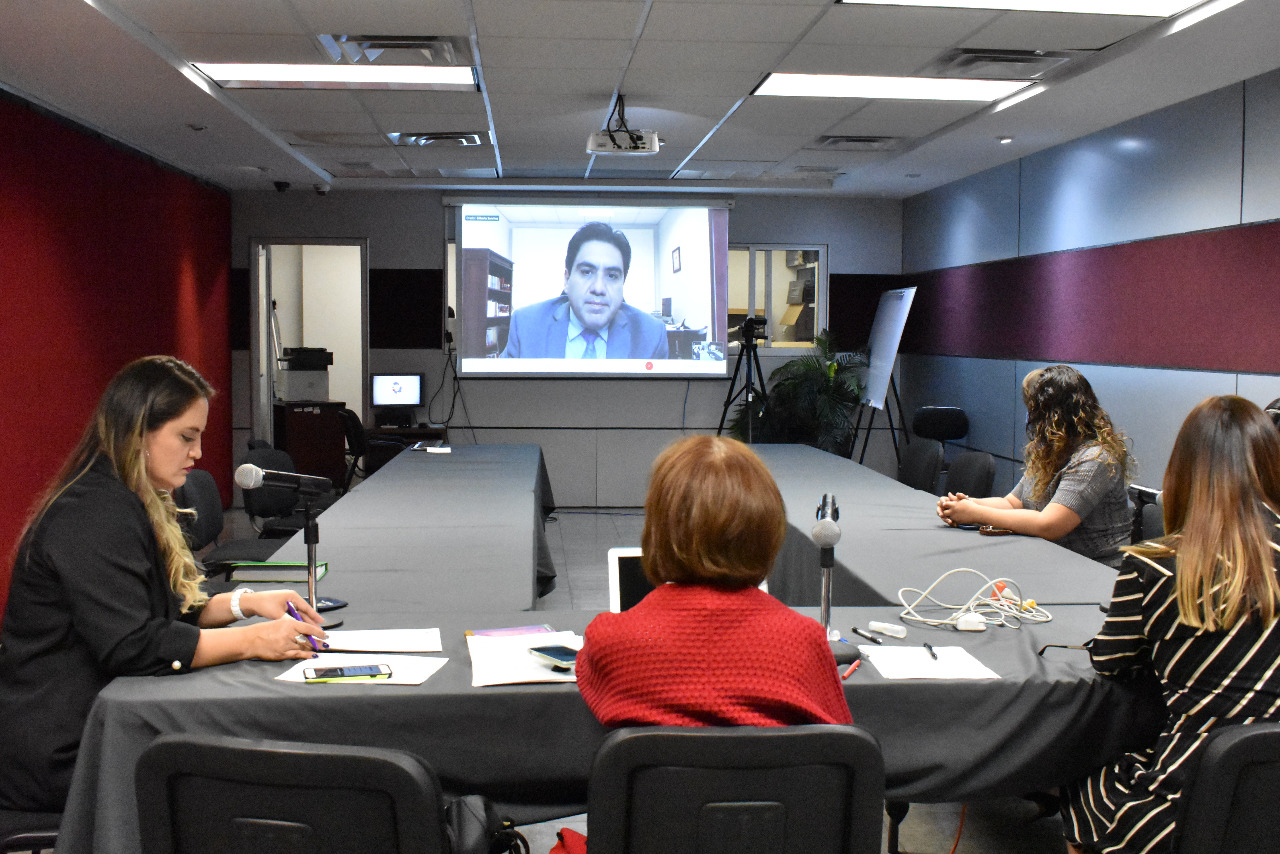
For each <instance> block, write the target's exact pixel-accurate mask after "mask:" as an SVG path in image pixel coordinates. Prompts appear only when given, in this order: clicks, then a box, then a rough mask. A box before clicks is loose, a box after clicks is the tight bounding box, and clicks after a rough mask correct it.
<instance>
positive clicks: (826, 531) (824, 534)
mask: <svg viewBox="0 0 1280 854" xmlns="http://www.w3.org/2000/svg"><path fill="white" fill-rule="evenodd" d="M839 519H840V508H839V507H838V506H837V505H836V497H835V496H834V495H832V494H830V493H826V494H824V495H823V496H822V503H821V504H819V505H818V521H817V524H815V525H814V526H813V531H811V532H810V533H811V535H812V536H813V541H814V542H815V543H817V544H818V546H819V547H820V548H824V549H829V548H832V547H833V546H835V544H836V543H838V542H840V526H839V525H837V524H836V522H837V521H838V520H839Z"/></svg>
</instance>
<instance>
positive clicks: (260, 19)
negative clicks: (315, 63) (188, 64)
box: [115, 0, 307, 35]
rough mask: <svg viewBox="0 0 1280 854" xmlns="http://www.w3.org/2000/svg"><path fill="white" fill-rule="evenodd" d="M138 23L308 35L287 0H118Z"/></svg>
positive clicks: (151, 27)
mask: <svg viewBox="0 0 1280 854" xmlns="http://www.w3.org/2000/svg"><path fill="white" fill-rule="evenodd" d="M115 5H116V6H117V7H118V8H119V9H120V11H122V12H124V14H125V15H126V16H128V17H129V19H130V20H132V21H133V22H134V23H136V24H139V25H140V26H142V27H143V28H144V29H146V30H148V31H149V32H153V33H162V32H186V33H278V34H294V35H306V34H307V30H306V27H305V26H303V24H302V22H300V21H299V20H298V19H297V17H296V16H295V15H294V14H292V12H291V11H290V9H289V3H288V2H287V0H209V2H198V3H189V2H183V3H174V2H172V0H115Z"/></svg>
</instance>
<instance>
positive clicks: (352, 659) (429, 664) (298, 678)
mask: <svg viewBox="0 0 1280 854" xmlns="http://www.w3.org/2000/svg"><path fill="white" fill-rule="evenodd" d="M448 661H449V659H447V658H428V657H427V656H425V655H382V654H380V653H374V652H362V653H356V654H351V653H345V652H322V653H320V654H319V655H317V656H316V657H315V658H308V659H306V660H304V661H299V662H298V663H297V664H295V665H293V667H290V668H289V669H288V670H286V671H285V672H284V673H281V674H280V675H279V676H277V677H276V678H277V679H279V680H280V681H281V682H306V681H307V680H306V679H305V678H304V677H303V675H302V671H304V670H308V669H311V668H315V669H319V668H321V667H354V666H355V665H358V664H389V665H391V677H390V678H389V679H362V680H360V681H359V682H324V683H321V684H324V685H421V684H422V683H423V682H426V681H427V680H428V679H430V678H431V675H432V674H433V673H435V672H436V671H437V670H439V669H440V668H441V667H444V666H445V664H446V663H447V662H448Z"/></svg>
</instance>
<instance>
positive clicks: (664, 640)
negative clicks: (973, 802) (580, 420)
mask: <svg viewBox="0 0 1280 854" xmlns="http://www.w3.org/2000/svg"><path fill="white" fill-rule="evenodd" d="M644 509H645V521H644V533H643V535H642V538H641V545H642V547H643V554H644V557H643V561H644V572H645V575H646V576H647V577H648V579H649V581H650V582H652V583H653V584H654V586H655V588H656V589H655V590H654V591H653V592H652V593H650V594H649V595H648V596H646V597H645V598H644V600H643V601H641V602H640V603H639V604H637V605H636V606H635V607H633V608H631V609H630V610H628V611H625V612H623V613H621V614H601V615H600V616H598V617H596V618H595V619H594V620H592V621H591V625H589V626H587V631H586V637H585V643H584V645H583V648H582V652H581V653H579V655H578V663H577V672H578V688H579V690H581V692H582V697H583V699H585V700H586V702H587V705H588V706H589V707H590V708H591V711H592V712H593V713H594V714H595V716H596V717H597V718H598V719H599V720H600V722H601V723H603V724H604V725H605V726H631V725H647V724H648V725H658V724H666V725H678V726H725V725H753V726H786V725H791V724H809V723H852V722H853V719H852V717H851V716H850V714H849V706H848V704H847V703H846V702H845V698H844V691H843V689H842V688H841V685H840V679H839V676H838V674H837V672H836V663H835V658H834V656H832V654H831V648H830V647H829V646H828V644H827V637H826V633H825V632H824V631H823V629H822V626H820V625H819V624H818V622H817V621H816V620H814V619H812V618H810V617H806V616H803V615H801V614H798V613H796V612H795V611H792V610H791V609H790V608H788V607H787V606H786V605H783V604H782V603H781V602H779V601H778V600H777V599H774V598H773V597H772V596H770V595H769V594H768V593H765V592H764V591H762V590H760V589H759V588H758V585H759V584H760V582H761V581H763V580H764V578H765V576H766V575H768V573H769V570H770V569H772V568H773V561H774V558H775V557H776V556H777V554H778V550H779V549H780V548H781V547H782V540H783V538H784V537H785V536H786V530H787V522H786V515H785V511H784V509H783V506H782V496H781V495H780V494H779V492H778V486H777V484H775V483H774V482H773V477H772V476H771V475H770V474H769V470H768V469H767V468H765V465H764V463H762V462H761V461H760V458H759V457H757V456H756V455H755V454H754V453H752V451H751V449H750V448H748V447H747V446H746V445H744V444H742V443H741V442H738V441H736V440H733V439H726V438H720V437H716V436H691V437H689V438H686V439H682V440H681V441H679V442H676V443H675V444H674V445H672V446H671V447H669V448H667V449H666V450H665V451H663V452H662V454H660V455H659V456H658V459H657V461H655V462H654V464H653V473H652V476H651V480H650V483H649V494H648V496H647V497H646V499H645V508H644Z"/></svg>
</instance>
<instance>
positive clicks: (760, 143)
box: [696, 124, 812, 160]
mask: <svg viewBox="0 0 1280 854" xmlns="http://www.w3.org/2000/svg"><path fill="white" fill-rule="evenodd" d="M811 141H812V137H811V135H809V134H800V135H794V134H792V135H788V134H762V133H759V132H758V131H755V130H752V129H750V128H736V127H733V126H731V125H729V124H725V125H724V126H722V127H721V128H720V129H719V130H718V131H716V132H715V135H714V136H712V137H711V139H709V140H707V142H706V143H705V144H704V145H703V146H702V147H701V148H699V149H698V151H697V152H696V156H697V157H699V158H709V159H713V160H781V159H783V158H784V157H789V156H791V155H792V154H794V153H795V152H796V151H797V150H798V149H801V148H803V147H804V146H805V145H807V144H809V142H811Z"/></svg>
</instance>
